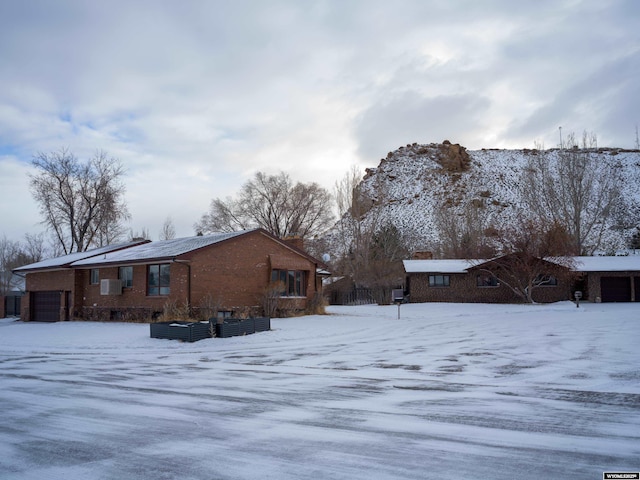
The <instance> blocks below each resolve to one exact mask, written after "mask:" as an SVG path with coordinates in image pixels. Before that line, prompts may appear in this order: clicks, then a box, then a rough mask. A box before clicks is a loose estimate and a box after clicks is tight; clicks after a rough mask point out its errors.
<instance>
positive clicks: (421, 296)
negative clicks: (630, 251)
mask: <svg viewBox="0 0 640 480" xmlns="http://www.w3.org/2000/svg"><path fill="white" fill-rule="evenodd" d="M488 262H490V261H489V260H457V259H449V260H404V268H405V272H406V281H407V288H406V289H407V291H408V293H409V300H410V301H411V302H418V303H419V302H456V303H459V302H470V303H473V302H477V303H513V302H520V301H522V300H521V299H520V298H519V297H518V296H517V295H516V294H515V293H514V292H513V291H511V289H509V288H508V287H507V286H505V285H501V284H500V282H499V281H497V279H496V278H495V277H492V276H491V275H489V274H487V272H486V271H485V270H483V267H484V266H485V265H486V264H487V263H488ZM573 264H574V268H573V270H574V272H575V274H576V275H575V278H574V279H573V280H561V279H556V278H554V277H553V276H551V277H550V278H549V279H548V281H546V282H544V284H543V285H541V286H539V287H537V288H536V289H534V290H533V299H534V301H536V302H540V303H547V302H557V301H562V300H569V299H573V294H574V292H575V291H576V290H580V291H582V292H583V299H584V300H588V301H592V302H640V255H637V256H636V255H630V256H615V257H614V256H607V257H604V256H603V257H573Z"/></svg>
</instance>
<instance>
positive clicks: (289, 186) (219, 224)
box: [195, 172, 333, 239]
mask: <svg viewBox="0 0 640 480" xmlns="http://www.w3.org/2000/svg"><path fill="white" fill-rule="evenodd" d="M332 221H333V214H332V212H331V196H330V195H329V193H328V192H327V191H326V190H325V189H324V188H322V187H320V186H319V185H318V184H317V183H309V184H304V183H300V182H298V183H295V184H294V183H293V181H292V180H291V178H290V177H289V175H287V174H286V173H284V172H281V173H279V174H278V175H267V174H265V173H262V172H258V173H256V175H255V176H254V177H253V179H251V180H249V181H248V182H246V183H245V184H244V185H243V186H242V188H241V189H240V193H239V194H238V197H237V198H236V199H233V198H229V197H228V198H227V199H226V200H221V199H219V198H216V199H214V200H213V201H212V202H211V206H210V208H209V211H208V212H207V213H205V214H204V215H203V216H202V217H201V219H200V221H199V222H198V223H196V225H195V229H196V231H198V232H202V233H213V232H231V231H237V230H244V229H247V228H256V227H261V228H264V229H265V230H267V231H269V232H270V233H272V234H274V235H276V236H277V237H280V238H284V237H288V236H292V235H297V236H299V237H301V238H303V239H305V238H308V237H311V236H313V235H317V234H320V233H322V232H324V231H325V230H326V229H327V228H328V227H329V226H330V225H331V223H332Z"/></svg>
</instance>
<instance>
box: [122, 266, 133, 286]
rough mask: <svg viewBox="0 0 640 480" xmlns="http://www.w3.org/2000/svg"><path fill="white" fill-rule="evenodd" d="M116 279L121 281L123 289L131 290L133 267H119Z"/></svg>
mask: <svg viewBox="0 0 640 480" xmlns="http://www.w3.org/2000/svg"><path fill="white" fill-rule="evenodd" d="M118 277H119V278H120V280H121V281H122V287H123V288H131V287H132V286H133V267H120V271H119V272H118Z"/></svg>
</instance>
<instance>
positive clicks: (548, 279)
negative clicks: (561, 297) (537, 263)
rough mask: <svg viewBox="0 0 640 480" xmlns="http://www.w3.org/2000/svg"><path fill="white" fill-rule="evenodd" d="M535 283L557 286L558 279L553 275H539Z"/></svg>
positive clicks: (544, 285)
mask: <svg viewBox="0 0 640 480" xmlns="http://www.w3.org/2000/svg"><path fill="white" fill-rule="evenodd" d="M533 283H534V284H535V285H538V286H541V287H557V286H558V279H557V278H556V277H554V276H553V275H538V276H537V277H536V279H535V280H534V282H533Z"/></svg>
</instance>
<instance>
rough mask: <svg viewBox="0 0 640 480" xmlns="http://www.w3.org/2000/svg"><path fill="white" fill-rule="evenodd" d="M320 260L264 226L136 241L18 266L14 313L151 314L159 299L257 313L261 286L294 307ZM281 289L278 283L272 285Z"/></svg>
mask: <svg viewBox="0 0 640 480" xmlns="http://www.w3.org/2000/svg"><path fill="white" fill-rule="evenodd" d="M321 266H323V265H322V263H321V262H319V261H318V260H316V259H314V258H313V257H311V256H309V255H308V254H306V253H305V252H304V251H302V250H301V249H299V248H297V246H296V245H295V244H294V243H290V242H288V241H286V240H281V239H279V238H277V237H275V236H273V235H271V234H270V233H268V232H267V231H265V230H262V229H255V230H247V231H240V232H233V233H221V234H214V235H207V236H198V237H189V238H181V239H175V240H164V241H158V242H150V241H148V240H142V241H137V242H130V243H125V244H119V245H112V246H108V247H102V248H97V249H94V250H90V251H87V252H80V253H73V254H70V255H66V256H63V257H58V258H54V259H50V260H45V261H42V262H38V263H34V264H31V265H26V266H23V267H20V268H17V269H16V270H15V273H18V274H20V275H24V276H25V277H26V294H25V297H24V298H23V301H22V312H21V318H22V319H23V320H25V321H45V322H55V321H60V320H70V319H95V320H117V319H127V318H138V319H142V318H149V317H155V316H157V315H159V314H160V313H161V312H162V311H163V310H164V309H165V307H166V306H167V305H174V306H189V307H190V308H191V309H192V311H194V312H195V313H196V314H197V313H198V311H200V312H202V313H206V312H210V311H213V310H215V311H225V312H236V313H237V312H241V313H251V314H262V313H263V311H264V306H265V304H264V301H265V298H266V293H265V292H266V291H267V290H268V288H269V286H271V285H273V284H274V283H275V282H279V283H278V290H276V292H275V295H273V294H272V295H271V302H274V301H275V302H277V307H278V309H279V310H280V311H284V312H288V311H302V310H305V309H306V308H307V307H308V306H309V304H310V303H311V302H312V300H313V299H314V297H315V296H316V294H319V293H321V288H322V287H321V286H322V282H321V279H320V278H319V276H318V274H317V273H316V272H317V271H318V269H319V267H321ZM280 289H281V290H280Z"/></svg>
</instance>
